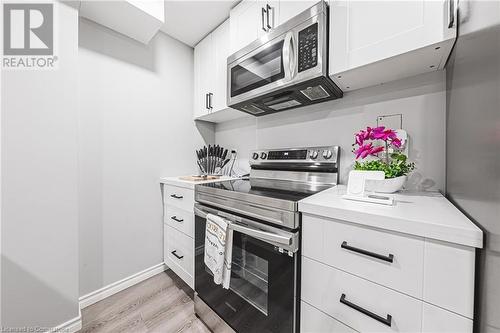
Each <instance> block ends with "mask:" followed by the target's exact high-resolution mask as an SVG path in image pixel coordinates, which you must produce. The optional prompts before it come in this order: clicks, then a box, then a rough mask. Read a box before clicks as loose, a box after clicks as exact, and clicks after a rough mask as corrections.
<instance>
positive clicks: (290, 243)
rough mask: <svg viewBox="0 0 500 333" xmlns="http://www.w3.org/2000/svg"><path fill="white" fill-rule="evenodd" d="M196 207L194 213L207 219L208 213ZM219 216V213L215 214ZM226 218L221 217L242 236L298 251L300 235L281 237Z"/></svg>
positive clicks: (290, 234) (287, 234)
mask: <svg viewBox="0 0 500 333" xmlns="http://www.w3.org/2000/svg"><path fill="white" fill-rule="evenodd" d="M196 205H197V204H195V206H194V213H195V214H196V215H198V216H199V217H201V218H205V219H206V218H207V215H208V213H207V212H206V211H204V210H202V209H200V208H199V207H197V206H196ZM215 215H217V213H215ZM225 215H226V216H221V217H222V218H226V220H228V221H229V222H230V226H229V227H230V228H231V229H232V230H234V231H237V232H240V233H242V234H245V235H248V236H251V237H254V238H256V239H259V240H262V241H264V242H266V243H271V244H273V245H276V246H278V247H282V248H283V249H285V250H288V251H289V252H290V253H295V252H297V251H298V234H297V233H286V234H283V235H280V234H278V233H275V232H270V231H265V230H259V229H255V228H251V227H247V226H244V225H241V224H239V223H237V222H235V221H233V220H231V219H230V218H229V215H230V214H225Z"/></svg>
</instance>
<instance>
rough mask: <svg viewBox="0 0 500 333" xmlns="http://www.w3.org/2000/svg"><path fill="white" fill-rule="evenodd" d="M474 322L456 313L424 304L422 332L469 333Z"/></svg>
mask: <svg viewBox="0 0 500 333" xmlns="http://www.w3.org/2000/svg"><path fill="white" fill-rule="evenodd" d="M472 325H473V321H472V320H471V319H469V318H465V317H462V316H460V315H457V314H456V313H453V312H450V311H446V310H443V309H441V308H438V307H437V306H434V305H432V304H428V303H423V320H422V332H425V333H437V332H439V333H469V332H472Z"/></svg>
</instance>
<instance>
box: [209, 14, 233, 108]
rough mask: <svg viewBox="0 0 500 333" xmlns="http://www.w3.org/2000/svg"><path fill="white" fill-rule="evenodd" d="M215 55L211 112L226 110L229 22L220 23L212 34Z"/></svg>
mask: <svg viewBox="0 0 500 333" xmlns="http://www.w3.org/2000/svg"><path fill="white" fill-rule="evenodd" d="M212 41H213V47H214V53H215V76H214V78H215V80H212V85H213V94H214V95H213V97H212V107H213V110H212V112H215V111H220V110H223V109H226V108H227V98H226V96H227V57H228V56H229V52H231V51H230V36H229V20H227V21H225V22H224V23H222V24H221V25H220V26H219V27H218V28H217V29H216V30H215V31H214V32H213V33H212Z"/></svg>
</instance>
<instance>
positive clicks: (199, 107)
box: [194, 20, 230, 118]
mask: <svg viewBox="0 0 500 333" xmlns="http://www.w3.org/2000/svg"><path fill="white" fill-rule="evenodd" d="M229 45H230V43H229V21H227V20H226V21H225V22H224V23H223V24H221V25H220V26H219V27H218V28H217V29H215V30H214V31H213V32H212V33H210V34H209V35H208V36H207V37H205V38H204V39H203V40H202V41H201V42H199V43H198V44H197V45H196V46H195V48H194V118H199V117H201V116H204V115H207V114H210V113H214V112H217V111H221V110H224V109H227V98H226V89H227V86H226V85H227V69H226V68H227V57H228V56H229V50H230V47H229Z"/></svg>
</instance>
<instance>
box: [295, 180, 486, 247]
mask: <svg viewBox="0 0 500 333" xmlns="http://www.w3.org/2000/svg"><path fill="white" fill-rule="evenodd" d="M345 193H346V186H345V185H339V186H336V187H332V188H330V189H328V190H325V191H322V192H320V193H317V194H315V195H313V196H310V197H308V198H306V199H303V200H301V201H300V202H299V210H300V211H301V212H302V213H307V214H313V215H317V216H322V217H327V218H332V219H339V220H344V221H348V222H351V223H356V224H360V225H365V226H370V227H375V228H380V229H385V230H391V231H396V232H401V233H405V234H410V235H415V236H421V237H425V238H432V239H437V240H441V241H445V242H450V243H455V244H461V245H465V246H471V247H476V248H482V247H483V233H482V231H481V229H479V228H478V227H477V226H476V225H475V224H474V223H472V222H471V221H470V220H469V219H468V218H467V217H466V216H465V215H464V214H463V213H462V212H460V211H459V210H458V209H457V208H456V207H455V206H453V204H452V203H451V202H449V201H448V200H447V199H446V198H445V197H444V196H443V195H442V194H441V193H439V192H411V193H410V192H402V193H397V194H394V199H395V205H394V206H385V205H381V204H374V203H368V202H359V201H352V200H346V199H343V198H342V195H343V194H345Z"/></svg>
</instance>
